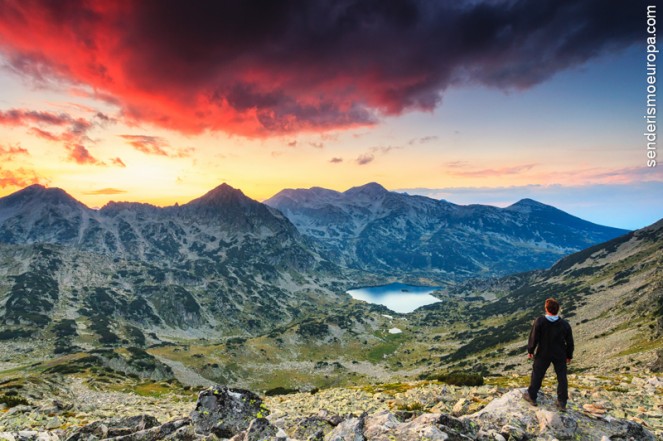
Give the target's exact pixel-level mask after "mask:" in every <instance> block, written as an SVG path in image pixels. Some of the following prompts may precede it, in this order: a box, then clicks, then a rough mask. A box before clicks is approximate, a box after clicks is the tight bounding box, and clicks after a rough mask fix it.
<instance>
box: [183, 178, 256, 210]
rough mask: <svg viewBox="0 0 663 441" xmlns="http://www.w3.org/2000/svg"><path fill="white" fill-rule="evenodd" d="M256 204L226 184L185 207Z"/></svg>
mask: <svg viewBox="0 0 663 441" xmlns="http://www.w3.org/2000/svg"><path fill="white" fill-rule="evenodd" d="M248 203H255V201H253V200H252V199H250V198H249V197H247V196H245V195H244V193H242V191H241V190H238V189H236V188H233V187H231V186H230V185H228V184H226V183H225V182H224V183H223V184H221V185H219V186H218V187H216V188H214V189H212V190H210V191H208V192H207V193H205V194H204V195H203V196H201V197H199V198H197V199H194V200H192V201H191V202H189V203H187V204H185V205H184V206H217V207H218V206H224V205H228V204H233V205H237V204H241V205H245V204H248Z"/></svg>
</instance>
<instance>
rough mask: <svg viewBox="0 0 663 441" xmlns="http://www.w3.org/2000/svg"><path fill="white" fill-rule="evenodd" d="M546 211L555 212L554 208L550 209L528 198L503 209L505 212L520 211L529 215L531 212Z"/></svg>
mask: <svg viewBox="0 0 663 441" xmlns="http://www.w3.org/2000/svg"><path fill="white" fill-rule="evenodd" d="M546 209H554V210H556V208H554V207H551V206H550V205H546V204H542V203H541V202H538V201H535V200H534V199H529V198H525V199H521V200H519V201H518V202H516V203H515V204H512V205H509V206H508V207H506V208H505V210H509V211H520V212H523V213H529V212H532V211H540V210H546Z"/></svg>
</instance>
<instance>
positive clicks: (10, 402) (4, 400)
mask: <svg viewBox="0 0 663 441" xmlns="http://www.w3.org/2000/svg"><path fill="white" fill-rule="evenodd" d="M0 404H5V405H6V406H7V407H14V406H18V405H21V404H23V405H26V406H27V405H28V404H30V403H28V400H26V399H25V398H23V397H19V396H17V395H7V394H4V395H0Z"/></svg>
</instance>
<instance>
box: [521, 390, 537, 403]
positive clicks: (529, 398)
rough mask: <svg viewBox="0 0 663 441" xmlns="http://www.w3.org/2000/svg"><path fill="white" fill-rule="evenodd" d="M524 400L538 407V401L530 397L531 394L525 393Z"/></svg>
mask: <svg viewBox="0 0 663 441" xmlns="http://www.w3.org/2000/svg"><path fill="white" fill-rule="evenodd" d="M523 400H525V401H527V402H528V403H529V404H531V405H532V406H536V401H535V400H533V399H532V397H530V396H529V392H525V393H524V394H523Z"/></svg>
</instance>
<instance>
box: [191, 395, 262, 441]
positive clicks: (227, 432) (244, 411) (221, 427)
mask: <svg viewBox="0 0 663 441" xmlns="http://www.w3.org/2000/svg"><path fill="white" fill-rule="evenodd" d="M267 415H269V410H267V409H266V408H265V407H264V406H263V405H262V399H261V398H260V397H259V396H258V395H256V394H254V393H253V392H250V391H248V390H243V389H231V388H228V387H222V386H214V387H211V388H209V389H205V390H203V391H201V392H200V393H199V394H198V402H197V403H196V409H195V410H194V411H193V412H191V420H192V422H193V426H194V429H195V432H196V433H197V434H199V435H209V434H214V435H216V436H217V437H219V438H231V437H232V436H234V435H235V434H237V433H239V432H242V431H244V430H246V429H247V428H248V427H249V424H250V423H251V421H253V420H254V419H256V418H262V417H266V416H267Z"/></svg>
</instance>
